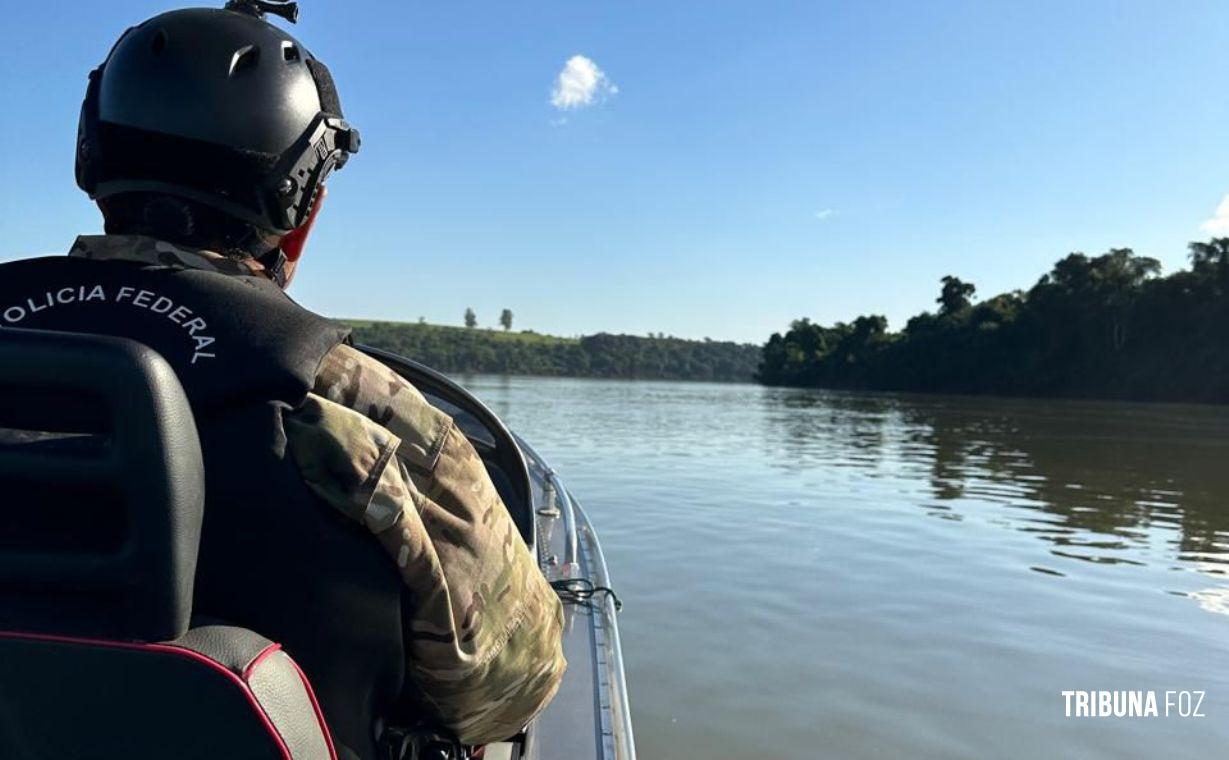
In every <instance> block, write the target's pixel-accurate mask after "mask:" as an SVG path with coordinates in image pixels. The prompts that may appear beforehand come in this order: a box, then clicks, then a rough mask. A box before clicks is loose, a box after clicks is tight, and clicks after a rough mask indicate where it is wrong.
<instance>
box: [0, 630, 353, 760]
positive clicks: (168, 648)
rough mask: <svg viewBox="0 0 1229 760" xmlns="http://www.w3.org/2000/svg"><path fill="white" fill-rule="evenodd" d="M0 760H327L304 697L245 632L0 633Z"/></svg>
mask: <svg viewBox="0 0 1229 760" xmlns="http://www.w3.org/2000/svg"><path fill="white" fill-rule="evenodd" d="M0 757H4V758H6V759H9V758H11V759H12V760H36V759H37V760H42V759H43V758H80V760H104V759H110V758H121V757H122V758H125V759H126V760H154V759H155V758H176V759H177V760H207V759H211V758H244V759H247V758H251V760H336V757H337V755H336V752H335V751H334V749H333V743H332V739H331V738H330V736H329V733H328V728H327V726H326V725H325V722H324V719H323V716H322V714H321V712H320V708H319V706H318V705H317V704H316V700H315V695H314V694H313V693H312V690H311V685H310V684H309V683H308V682H307V679H306V678H305V677H304V676H303V674H302V671H300V670H299V668H298V665H297V664H295V662H294V660H292V659H291V658H290V657H289V656H288V655H287V654H286V653H285V652H283V651H281V648H280V646H278V645H277V644H274V643H272V642H270V641H268V640H267V639H264V638H262V637H261V636H258V635H257V634H255V633H252V632H251V631H247V630H244V629H240V628H229V627H224V626H208V627H204V628H196V629H193V630H191V631H189V632H188V633H187V634H186V635H184V636H183V637H181V638H180V639H177V640H175V641H172V642H168V643H163V644H140V643H129V642H115V641H95V640H89V639H76V638H68V637H58V636H49V635H43V634H22V633H0Z"/></svg>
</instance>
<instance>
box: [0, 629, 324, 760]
mask: <svg viewBox="0 0 1229 760" xmlns="http://www.w3.org/2000/svg"><path fill="white" fill-rule="evenodd" d="M0 638H3V639H27V640H30V641H46V642H50V643H53V644H77V645H82V646H96V647H103V648H109V649H126V650H129V651H137V652H160V653H162V654H169V655H175V656H177V657H186V658H187V659H189V660H192V661H194V662H198V663H200V664H202V665H205V666H206V667H208V668H210V669H211V670H213V671H214V672H215V673H220V674H221V675H222V676H224V677H225V678H227V679H228V680H229V681H230V682H231V683H232V684H234V685H235V686H237V687H238V688H239V690H240V691H241V692H243V696H244V697H246V698H247V701H248V703H249V704H250V705H251V706H252V709H253V710H255V711H256V715H257V716H258V717H259V718H260V722H261V725H263V726H264V728H265V731H266V732H268V734H269V738H271V739H272V740H273V743H274V744H275V745H277V748H278V750H279V751H280V752H281V753H282V758H283V759H284V760H294V757H293V756H292V755H291V754H290V748H289V747H288V746H286V741H285V740H284V739H282V735H281V734H279V733H278V732H277V729H276V728H274V726H273V721H271V720H270V719H269V716H268V714H267V713H265V709H264V708H263V707H261V706H260V701H259V700H257V699H256V695H255V694H253V693H252V690H251V689H250V688H249V687H248V685H247V683H245V682H244V681H243V679H241V678H240V677H239V676H238V675H236V674H235V673H234V672H233V671H231V670H230V668H227V667H226V666H224V665H222V664H221V663H219V662H217V661H215V660H211V659H209V658H208V657H206V656H205V655H203V654H201V653H200V652H194V651H192V650H191V649H185V648H183V647H177V646H174V645H171V644H142V643H137V642H129V641H104V640H102V639H87V638H78V637H75V636H57V635H53V634H49V633H18V632H16V631H0ZM261 654H262V655H263V652H262V653H261ZM295 668H296V669H297V668H298V666H297V665H296V666H295ZM299 673H300V677H302V671H299ZM309 693H310V689H309ZM312 703H313V705H314V704H315V697H312ZM317 715H319V712H318V711H317ZM325 738H326V739H328V742H329V751H330V752H333V740H332V738H330V737H329V736H328V733H327V729H326V733H325ZM336 757H337V755H336V754H334V755H333V758H334V760H336Z"/></svg>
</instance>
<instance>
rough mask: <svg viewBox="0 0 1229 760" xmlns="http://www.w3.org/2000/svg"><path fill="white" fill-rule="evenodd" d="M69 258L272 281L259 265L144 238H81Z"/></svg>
mask: <svg viewBox="0 0 1229 760" xmlns="http://www.w3.org/2000/svg"><path fill="white" fill-rule="evenodd" d="M68 255H69V256H72V257H75V258H81V259H90V260H91V261H135V262H139V263H141V264H150V265H153V266H164V267H171V268H173V269H203V270H205V271H206V272H217V273H219V274H229V275H247V276H253V275H254V276H256V277H264V278H266V279H269V272H268V270H267V269H265V267H264V265H263V264H261V263H260V262H259V261H255V260H253V259H247V260H244V261H240V260H239V259H232V258H227V257H226V256H223V255H222V254H220V253H214V252H213V251H200V250H196V249H194V248H187V247H184V246H178V245H175V244H173V243H168V242H166V241H164V240H156V239H154V238H151V237H145V236H143V235H82V236H81V237H78V238H77V240H76V242H74V243H73V247H72V248H71V249H69V251H68Z"/></svg>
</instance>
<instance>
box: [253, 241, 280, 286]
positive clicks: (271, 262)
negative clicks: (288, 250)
mask: <svg viewBox="0 0 1229 760" xmlns="http://www.w3.org/2000/svg"><path fill="white" fill-rule="evenodd" d="M256 260H257V261H259V262H260V264H261V266H263V267H264V268H265V271H267V272H268V273H269V279H271V280H273V282H275V283H277V286H278V287H279V288H282V289H285V287H286V261H287V259H286V254H284V253H282V249H281V248H274V249H273V250H272V251H269V252H268V253H266V254H265V255H264V256H261V257H259V258H257V259H256Z"/></svg>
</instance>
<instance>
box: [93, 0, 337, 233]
mask: <svg viewBox="0 0 1229 760" xmlns="http://www.w3.org/2000/svg"><path fill="white" fill-rule="evenodd" d="M266 12H273V13H277V14H278V15H281V16H284V17H286V18H287V19H289V20H291V21H294V20H295V19H296V18H297V7H296V6H295V5H294V4H293V3H271V2H264V1H263V0H232V1H231V2H229V3H228V4H227V6H226V8H225V9H224V10H219V9H211V8H193V9H187V10H179V11H172V12H170V13H164V14H162V15H160V16H155V17H154V18H152V19H150V20H149V21H146V22H145V23H143V24H141V25H140V26H137V27H133V28H131V29H129V30H128V31H127V32H125V33H124V35H123V36H122V37H120V39H119V41H118V42H117V43H116V44H115V47H114V48H112V50H111V54H110V55H109V56H108V57H107V60H106V61H105V62H104V63H103V64H102V66H100V67H98V68H97V69H96V70H95V71H93V72H92V73H91V74H90V84H89V90H88V92H87V93H86V97H85V103H84V104H83V105H82V108H81V126H80V132H79V135H78V140H77V184H78V185H79V186H80V187H81V189H82V190H84V191H86V192H87V193H89V195H90V197H91V198H95V199H99V198H106V197H109V196H114V195H119V194H123V193H158V194H165V195H172V196H177V197H182V198H186V199H188V200H191V201H195V202H197V203H202V204H204V205H207V206H211V207H213V208H215V209H218V210H220V211H222V212H224V213H226V214H228V215H230V216H232V217H235V218H237V219H240V220H242V221H244V222H247V223H249V224H252V225H254V226H256V227H259V228H261V229H265V230H269V231H272V232H276V233H286V232H289V231H290V230H292V229H294V228H295V227H298V226H299V225H300V224H302V223H303V222H304V221H305V220H306V219H307V217H308V215H309V213H310V212H311V207H312V204H313V203H314V202H315V198H316V193H317V191H318V189H319V187H320V185H321V183H322V182H323V181H324V179H325V177H327V176H328V174H329V173H330V172H331V171H332V170H333V169H338V168H341V167H342V166H343V165H344V164H345V162H346V160H347V159H348V158H349V157H350V155H351V154H353V153H356V152H357V151H358V148H359V135H358V131H357V130H356V129H354V128H353V127H351V126H350V125H349V124H347V123H346V121H345V120H344V119H343V118H342V111H341V103H340V101H339V100H338V97H337V89H336V87H335V86H334V84H333V78H332V76H331V75H330V74H329V70H328V69H327V68H325V66H324V64H322V63H320V62H319V61H317V60H316V59H315V58H314V57H312V55H311V53H309V52H308V51H307V49H306V48H304V47H303V46H302V45H301V44H299V42H298V41H297V40H296V39H294V38H293V37H291V36H290V35H288V34H286V33H285V32H284V31H282V30H281V29H279V28H278V27H276V26H273V25H272V24H270V23H268V22H266V21H265V20H264V14H265V13H266Z"/></svg>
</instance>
